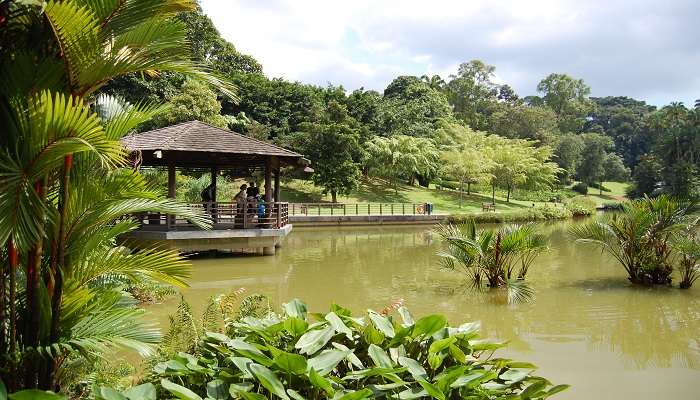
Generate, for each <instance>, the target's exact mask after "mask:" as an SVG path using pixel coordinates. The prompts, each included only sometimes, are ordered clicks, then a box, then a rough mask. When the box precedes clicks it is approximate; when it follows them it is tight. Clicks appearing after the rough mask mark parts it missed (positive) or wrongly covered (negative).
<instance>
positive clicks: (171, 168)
mask: <svg viewBox="0 0 700 400" xmlns="http://www.w3.org/2000/svg"><path fill="white" fill-rule="evenodd" d="M168 198H170V199H174V198H175V164H173V163H168ZM165 219H166V225H167V227H168V230H170V228H171V226H172V225H174V224H175V216H174V215H168V216H167V217H166V218H165Z"/></svg>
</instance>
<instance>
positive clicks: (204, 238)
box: [122, 121, 308, 254]
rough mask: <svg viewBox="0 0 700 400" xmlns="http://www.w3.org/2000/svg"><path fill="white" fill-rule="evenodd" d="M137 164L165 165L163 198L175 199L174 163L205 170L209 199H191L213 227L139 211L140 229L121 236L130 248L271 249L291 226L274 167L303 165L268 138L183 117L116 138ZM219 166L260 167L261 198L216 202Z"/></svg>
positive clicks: (230, 169) (249, 170) (238, 171)
mask: <svg viewBox="0 0 700 400" xmlns="http://www.w3.org/2000/svg"><path fill="white" fill-rule="evenodd" d="M122 143H123V144H124V146H125V147H126V148H127V149H128V150H129V151H130V152H131V153H132V158H133V161H134V163H135V164H136V165H138V166H150V167H167V170H168V197H171V198H175V194H176V193H175V172H176V169H178V168H184V169H206V170H208V171H209V172H210V173H211V185H210V188H211V192H210V193H211V195H212V196H211V197H212V198H211V199H210V200H208V201H203V202H201V203H196V204H191V206H192V207H193V208H202V209H204V210H205V211H206V212H207V213H208V214H209V215H210V216H211V218H212V224H213V229H212V230H209V231H203V230H199V229H196V228H195V227H194V226H192V225H191V224H189V223H188V221H186V220H181V219H178V218H176V217H174V216H169V215H157V214H150V215H142V216H140V220H141V228H140V229H138V230H137V231H134V232H132V233H131V234H129V236H128V237H127V238H126V240H127V243H133V244H134V246H135V247H140V246H141V245H144V244H149V245H152V244H154V242H157V243H156V244H158V245H161V246H163V245H165V246H166V247H172V248H178V249H180V250H181V251H188V252H189V251H204V250H224V251H244V250H251V249H252V250H261V251H262V252H263V254H274V249H275V246H277V245H279V241H280V239H281V237H283V236H286V235H287V234H288V233H289V232H290V231H291V225H289V223H288V207H287V203H283V202H280V201H279V199H280V168H281V167H284V166H298V167H304V166H305V165H307V164H308V161H307V160H305V159H304V158H303V157H302V155H301V154H297V153H295V152H293V151H290V150H287V149H284V148H282V147H279V146H275V145H272V144H270V143H266V142H262V141H259V140H255V139H253V138H250V137H247V136H244V135H241V134H238V133H235V132H231V131H228V130H226V129H221V128H218V127H215V126H212V125H209V124H206V123H204V122H201V121H189V122H183V123H180V124H176V125H172V126H168V127H165V128H160V129H154V130H151V131H148V132H143V133H138V134H133V135H130V136H127V137H125V138H123V139H122ZM221 171H226V172H227V173H228V174H229V175H232V176H246V177H247V176H250V175H251V174H253V173H254V172H256V171H258V172H262V173H263V174H264V177H265V184H264V199H262V200H260V201H257V200H256V201H254V202H245V203H244V204H241V203H238V204H236V203H234V202H232V201H230V199H227V200H229V201H218V199H217V196H216V177H217V176H218V175H219V173H220V172H221Z"/></svg>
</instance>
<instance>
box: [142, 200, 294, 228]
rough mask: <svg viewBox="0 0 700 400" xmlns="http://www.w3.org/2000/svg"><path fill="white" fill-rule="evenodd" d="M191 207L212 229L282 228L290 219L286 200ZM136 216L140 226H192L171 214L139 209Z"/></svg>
mask: <svg viewBox="0 0 700 400" xmlns="http://www.w3.org/2000/svg"><path fill="white" fill-rule="evenodd" d="M190 207H192V208H194V209H199V210H202V211H204V212H205V213H206V214H207V215H209V217H210V218H211V221H212V224H213V229H281V228H283V227H285V226H286V225H287V224H288V223H289V203H282V202H264V201H256V202H248V203H245V204H243V205H242V206H239V205H238V204H236V203H231V202H216V203H214V202H205V203H194V204H190ZM136 218H137V219H138V220H139V222H140V223H141V229H143V230H177V229H178V228H185V229H188V228H189V229H191V228H194V225H192V224H191V223H190V222H189V221H187V220H186V219H184V218H181V217H176V216H174V215H167V214H160V213H141V214H138V215H136Z"/></svg>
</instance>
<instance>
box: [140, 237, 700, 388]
mask: <svg viewBox="0 0 700 400" xmlns="http://www.w3.org/2000/svg"><path fill="white" fill-rule="evenodd" d="M542 229H543V230H545V231H547V232H548V234H549V235H550V241H551V251H550V252H548V253H547V254H546V255H544V256H542V257H541V258H539V259H538V260H537V261H536V264H535V265H534V266H533V268H532V269H531V272H530V275H528V278H529V279H530V281H531V282H532V283H533V286H534V287H535V289H536V290H537V294H536V298H535V300H534V301H533V302H531V303H528V304H521V305H515V306H509V305H505V304H501V303H502V301H499V299H498V296H499V294H495V295H494V294H493V293H486V294H482V293H474V292H473V291H470V290H469V289H467V288H465V286H464V283H465V282H464V280H463V279H462V277H461V276H460V275H458V274H456V273H453V272H450V271H444V270H441V269H440V268H439V265H438V264H439V263H438V258H437V257H436V256H435V252H436V251H437V250H438V249H439V246H440V243H439V239H438V237H437V236H436V235H433V234H432V233H431V231H430V228H429V227H372V228H357V227H353V228H323V229H296V230H295V231H294V232H293V233H292V234H291V235H290V236H289V237H288V238H287V240H286V241H285V243H284V247H283V248H282V249H281V250H280V251H279V252H278V254H277V255H276V256H274V257H221V258H215V259H199V260H195V261H194V264H195V273H194V276H193V283H192V287H191V288H190V289H188V291H187V292H186V293H185V295H186V297H187V298H188V299H189V300H190V301H191V302H192V303H194V305H195V307H197V306H198V305H199V304H203V303H204V302H205V301H206V299H207V298H208V297H209V296H211V295H213V294H216V293H220V292H222V291H225V290H229V289H231V288H238V287H246V288H247V289H248V291H249V292H259V293H264V294H267V295H269V296H270V297H272V300H273V301H274V302H276V303H279V302H282V301H287V300H289V299H290V298H293V297H299V298H303V299H304V300H305V301H307V303H308V304H309V305H310V307H311V309H313V310H325V309H327V307H328V304H329V303H330V302H332V301H335V302H339V303H341V304H343V305H345V306H346V307H350V308H351V309H353V310H356V311H361V310H364V309H367V308H374V309H380V308H383V307H384V306H385V305H386V304H388V303H389V302H391V301H392V300H394V299H398V298H403V299H404V300H405V302H406V304H407V306H408V307H409V308H410V309H411V310H412V311H413V312H414V314H427V313H432V312H440V313H444V314H445V315H447V316H448V317H449V318H450V320H451V321H453V322H455V323H457V322H461V321H466V320H480V321H482V326H483V330H484V331H485V333H486V334H487V335H488V336H490V337H495V338H501V339H506V340H509V341H510V346H509V350H508V351H509V352H510V353H511V354H513V355H514V356H517V357H518V358H525V359H535V360H539V361H537V362H538V363H539V364H540V367H541V369H542V370H541V373H542V374H543V375H547V374H548V373H550V374H553V375H555V376H556V375H557V374H564V373H563V372H562V371H563V370H565V369H566V368H573V367H572V366H571V365H570V361H571V360H570V359H567V357H566V356H564V355H566V354H569V353H570V354H576V357H577V362H578V363H581V365H592V366H593V367H591V368H586V369H583V370H581V371H577V374H576V375H575V376H572V377H569V376H568V375H562V376H564V378H563V379H566V381H567V382H569V383H572V384H574V385H576V383H579V384H581V385H582V386H584V387H585V386H586V385H588V383H587V382H591V381H593V380H596V379H601V377H602V376H603V374H613V376H614V374H618V375H619V374H620V371H622V370H632V371H646V370H648V371H651V370H654V371H655V373H657V372H658V371H664V370H657V369H667V371H668V372H667V373H669V374H671V373H674V374H678V371H679V369H678V368H680V369H682V370H685V371H687V372H690V371H693V372H692V373H693V374H694V377H695V379H694V380H693V381H692V382H688V383H689V388H686V389H681V388H679V387H678V386H674V389H673V390H676V393H680V394H682V393H686V392H685V390H689V389H692V390H694V391H695V393H697V390H700V379H698V378H700V371H699V370H700V343H699V340H700V300H699V299H698V290H699V289H698V288H697V287H695V288H693V289H691V290H689V291H681V290H678V289H669V288H655V289H645V288H636V287H632V286H630V285H629V284H627V282H626V280H625V274H624V271H622V269H621V268H620V267H619V266H617V265H615V264H614V263H613V262H612V261H611V260H609V259H608V258H607V257H606V256H605V255H603V254H601V253H600V251H599V250H597V249H595V248H592V247H587V246H581V245H578V244H574V243H572V242H571V241H570V240H569V239H568V238H567V237H566V234H565V231H566V224H565V223H558V224H546V225H543V226H542ZM170 309H172V304H164V305H161V306H156V307H154V311H156V312H159V313H161V315H165V313H166V312H167V311H168V310H170ZM195 309H196V308H195ZM601 360H605V363H606V365H607V366H606V368H601V367H596V365H599V364H600V363H601ZM679 376H685V375H683V374H681V375H676V376H675V379H678V377H679ZM572 379H573V380H574V381H573V382H572V381H571V380H572ZM660 379H661V380H663V378H660ZM669 379H671V378H669ZM577 381H578V382H577ZM669 382H670V380H669ZM616 384H617V382H616V381H615V380H612V381H611V383H610V385H611V388H610V389H609V390H612V392H610V393H613V392H615V390H619V388H617V389H616V388H615V385H616ZM668 384H669V385H670V383H668ZM661 385H662V386H663V384H661ZM681 386H682V385H681ZM693 386H694V387H693ZM628 389H630V388H625V387H623V388H622V391H620V392H619V393H621V394H622V393H627V390H628ZM665 389H668V390H671V389H669V388H665ZM579 390H580V389H579ZM659 390H660V389H659ZM652 392H653V391H649V390H647V391H646V392H644V391H643V393H642V397H645V396H648V395H649V393H652ZM573 393H574V395H573V396H572V397H576V398H578V397H580V398H586V396H587V395H589V394H590V393H588V392H579V394H578V395H577V394H576V393H577V392H573ZM647 398H651V397H647Z"/></svg>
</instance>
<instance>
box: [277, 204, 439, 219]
mask: <svg viewBox="0 0 700 400" xmlns="http://www.w3.org/2000/svg"><path fill="white" fill-rule="evenodd" d="M431 213H432V204H429V203H291V204H289V215H293V216H301V215H304V216H308V215H311V216H313V215H430V214H431Z"/></svg>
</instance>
